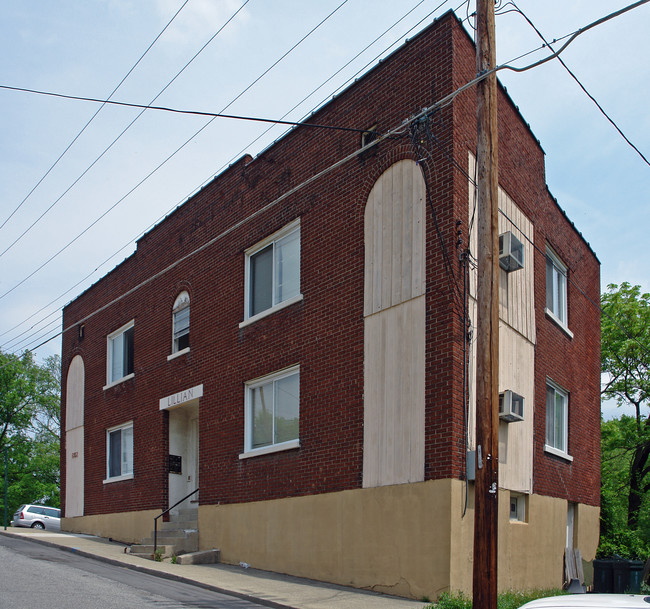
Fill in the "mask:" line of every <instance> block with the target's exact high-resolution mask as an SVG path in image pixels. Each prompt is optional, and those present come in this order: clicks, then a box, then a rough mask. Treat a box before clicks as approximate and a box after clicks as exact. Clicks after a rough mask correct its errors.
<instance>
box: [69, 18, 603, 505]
mask: <svg viewBox="0 0 650 609" xmlns="http://www.w3.org/2000/svg"><path fill="white" fill-rule="evenodd" d="M473 53H474V51H473V47H472V44H471V41H470V40H469V38H468V36H467V34H466V33H465V32H464V31H463V30H462V27H461V26H460V24H459V22H458V21H457V20H456V18H455V17H454V16H453V15H452V14H450V13H448V14H447V15H445V16H443V17H442V18H441V19H439V20H438V21H437V22H435V23H434V24H433V25H432V26H431V27H430V28H428V29H427V30H425V31H424V32H423V33H421V34H420V35H418V36H416V37H415V38H414V39H412V40H411V41H410V42H408V43H407V44H406V45H405V46H404V47H403V48H402V49H400V50H399V51H398V52H396V53H394V54H393V55H392V56H390V57H389V58H387V59H386V60H384V61H383V62H382V63H381V64H380V65H379V66H378V67H377V68H375V69H374V70H372V71H371V72H369V73H368V74H367V75H366V76H364V77H363V78H362V79H360V80H359V81H358V82H357V83H355V85H353V86H352V87H350V88H349V89H348V90H346V91H344V92H343V93H341V94H340V95H339V96H338V97H337V98H336V99H335V100H333V101H332V102H330V103H329V104H328V105H326V106H325V107H324V108H322V109H321V110H320V111H319V112H317V113H316V114H315V115H314V116H313V117H312V118H311V119H310V120H311V121H312V122H313V123H320V124H332V125H341V126H348V127H354V128H359V127H361V128H366V127H370V126H372V125H374V124H377V125H378V129H379V131H380V132H382V131H385V130H387V129H389V128H392V127H394V126H396V125H398V124H400V123H401V122H402V120H403V119H404V118H405V117H407V116H408V115H410V114H412V113H415V112H417V111H418V110H419V109H421V108H422V107H424V106H427V105H430V104H431V103H432V102H433V101H435V100H437V99H439V98H441V97H442V96H444V95H445V94H447V93H449V92H451V91H452V90H453V88H455V87H456V86H458V85H459V84H462V81H463V79H467V78H471V75H472V73H473V72H474V67H473ZM499 109H500V121H499V128H500V137H501V145H502V157H501V165H500V169H501V174H500V175H501V180H502V186H503V187H504V188H505V189H506V190H507V191H508V193H509V194H510V195H511V196H512V197H513V198H514V199H515V201H516V202H517V204H518V205H520V206H521V207H522V208H523V209H524V211H525V212H526V213H527V214H528V215H529V216H530V217H531V218H532V219H533V221H534V222H535V225H536V236H535V238H536V242H537V243H538V244H543V243H544V240H545V239H549V240H551V241H552V243H553V245H554V247H555V248H556V250H557V251H558V252H559V253H560V254H561V255H563V256H565V258H564V259H565V262H567V264H568V265H569V267H570V268H571V273H572V274H571V277H572V278H574V277H575V280H576V282H577V283H578V284H579V285H581V286H583V287H585V288H589V290H590V292H589V293H590V294H591V293H592V292H593V294H592V296H593V297H594V299H595V300H596V301H597V300H598V264H597V261H596V260H595V257H594V256H593V254H592V253H591V252H590V250H589V249H588V247H587V246H586V245H585V244H584V242H583V241H582V240H581V239H580V238H579V236H578V235H577V234H576V232H575V229H574V228H573V227H572V225H571V224H570V223H569V222H568V221H567V220H566V218H565V217H564V216H563V215H562V213H561V212H560V210H559V208H558V207H557V205H556V204H555V202H554V201H553V200H552V198H551V197H550V195H549V194H548V192H547V190H546V186H545V183H544V165H543V152H542V151H541V149H540V147H539V144H538V143H537V142H536V140H535V139H534V137H533V136H532V134H531V133H530V130H529V128H528V127H527V126H526V125H525V123H524V122H523V121H522V119H521V117H520V116H519V114H518V112H517V110H516V108H514V106H513V105H512V103H511V101H510V100H509V99H508V97H507V95H506V94H505V93H504V92H503V91H501V92H500V98H499ZM433 124H434V129H435V134H436V138H437V139H438V141H439V143H440V148H437V149H434V150H431V161H430V163H428V164H427V165H426V167H424V168H425V176H426V178H427V182H428V187H429V195H430V204H431V206H432V209H434V210H435V213H436V217H437V223H438V227H439V228H440V235H439V234H438V232H437V230H436V226H435V223H434V220H433V216H432V214H431V213H429V212H428V215H427V227H426V228H427V254H428V255H427V296H426V298H427V301H426V306H427V322H426V330H427V336H426V346H427V351H426V375H427V376H426V409H427V410H426V413H427V414H426V425H425V478H426V479H432V478H444V477H450V476H452V477H460V476H461V475H462V473H463V462H464V428H463V407H462V388H463V374H462V371H463V351H462V348H463V341H462V336H463V327H462V321H461V318H460V316H459V314H458V313H459V307H458V304H457V303H455V301H454V297H453V295H452V290H451V287H450V280H449V275H448V272H447V271H446V269H445V265H444V262H443V256H442V249H441V248H442V246H441V243H444V245H445V247H446V248H447V250H448V251H449V252H450V259H451V261H452V267H453V269H454V272H455V273H456V277H457V278H459V277H461V275H460V268H459V266H458V262H457V261H458V252H457V250H456V248H455V241H456V221H457V220H461V221H462V229H461V230H463V231H464V239H465V243H466V242H467V241H466V240H467V234H466V232H467V225H468V214H467V178H466V177H465V176H463V175H462V174H461V173H460V172H458V171H457V170H456V169H455V168H454V167H453V165H452V164H451V163H450V161H449V159H448V156H447V151H449V153H450V154H453V156H454V158H456V159H457V160H458V161H459V163H460V164H461V165H462V166H463V167H466V165H467V151H468V150H474V148H475V134H474V133H473V131H475V124H476V120H475V104H474V95H473V94H472V92H467V93H464V94H462V95H461V96H459V97H458V98H457V100H456V102H455V103H454V105H453V106H450V107H448V108H446V109H444V110H441V111H440V112H439V113H437V114H436V115H435V117H434V122H433ZM359 145H360V135H359V134H355V133H345V132H338V131H330V130H328V131H324V130H318V129H309V128H299V129H295V130H293V131H291V132H290V133H289V134H287V135H286V136H285V137H284V138H283V139H282V140H281V141H279V142H278V143H276V144H275V145H274V146H273V147H271V148H269V149H267V150H266V151H265V152H264V153H263V154H262V155H260V156H259V157H258V158H256V159H255V160H253V159H251V157H249V156H245V157H242V158H241V159H240V160H239V161H238V162H237V163H235V164H234V165H233V166H231V167H230V168H229V169H228V170H227V171H226V172H224V173H223V174H221V175H219V176H218V177H216V178H215V179H214V180H213V181H212V182H211V183H210V184H208V185H207V186H206V187H205V188H203V189H202V190H201V191H200V192H199V193H197V194H196V195H195V196H194V197H192V199H190V200H189V201H188V202H187V203H185V204H184V205H183V206H181V207H179V208H178V209H177V210H176V211H174V212H173V213H172V214H170V216H169V217H168V218H167V219H166V220H164V221H163V222H161V223H160V224H159V225H158V226H156V227H155V228H154V229H152V230H151V231H150V232H149V233H147V234H146V235H144V236H143V237H142V238H141V239H140V240H139V242H138V247H137V251H136V252H135V253H134V254H133V255H132V256H131V257H129V258H127V259H126V260H125V261H124V262H123V263H122V264H120V265H119V266H118V267H116V268H115V269H114V270H113V271H112V272H110V273H109V274H108V275H107V276H106V277H104V278H103V279H102V280H100V281H99V282H97V283H96V284H95V285H93V286H92V287H91V288H89V289H88V290H87V291H86V292H84V293H83V294H81V295H80V296H79V297H78V298H77V299H76V300H74V301H73V302H72V303H70V304H69V305H68V306H67V307H66V308H65V309H64V318H63V326H64V328H68V327H72V329H70V330H67V331H65V332H64V334H63V339H62V340H63V349H62V352H63V370H64V374H65V371H66V370H67V367H68V365H69V363H70V361H71V359H72V358H73V357H74V356H75V355H77V354H79V355H81V356H82V357H83V359H84V363H85V366H86V394H85V396H86V397H85V433H86V437H85V480H86V485H85V513H86V514H101V513H108V512H116V511H124V510H140V509H152V508H159V507H161V506H164V505H166V501H167V496H166V493H167V490H166V486H167V484H166V478H167V474H166V470H165V464H166V455H167V454H168V445H169V439H168V426H167V413H165V412H161V411H160V410H159V408H158V401H159V399H160V398H161V397H164V396H167V395H171V394H173V393H175V392H177V391H180V390H182V389H186V388H189V387H193V386H195V385H199V384H203V387H204V395H203V397H202V398H201V402H200V412H199V426H200V439H199V445H200V473H199V479H200V482H201V502H202V503H206V504H210V503H216V502H222V503H228V502H244V501H254V500H261V499H271V498H279V497H284V496H298V495H306V494H313V493H324V492H331V491H340V490H345V489H351V488H359V487H360V486H361V475H362V456H363V345H364V341H363V274H364V243H363V224H364V218H363V215H364V207H365V202H366V199H367V196H368V194H369V192H370V190H371V189H372V186H373V184H374V182H375V180H376V179H377V178H378V177H379V176H380V175H381V174H382V172H383V171H385V170H386V169H387V168H388V167H389V166H390V165H391V164H392V163H394V162H396V161H398V160H400V159H404V158H415V157H414V153H413V149H412V146H411V144H410V142H409V139H408V138H396V139H391V140H387V141H385V142H382V143H381V144H380V145H379V146H377V147H376V148H375V149H374V150H372V151H370V152H367V153H365V154H364V155H362V156H360V157H358V158H356V159H354V160H352V161H350V162H348V163H346V164H345V165H343V166H342V167H339V168H338V169H336V170H334V171H332V172H331V173H329V174H328V175H327V176H326V177H324V178H322V179H320V180H318V181H316V182H315V183H313V184H311V185H309V186H307V187H305V188H302V189H301V190H299V191H298V192H296V193H295V194H291V195H290V196H288V197H287V198H285V199H284V200H283V201H282V202H281V203H280V204H278V205H275V206H273V207H271V208H270V209H268V210H266V211H262V212H261V213H259V215H257V216H256V217H255V218H254V219H253V220H251V221H248V222H246V223H243V224H241V225H239V226H237V228H234V230H233V229H232V227H233V226H235V225H237V223H239V222H240V221H242V220H243V219H244V218H247V217H248V216H250V215H251V214H254V213H255V212H258V211H259V210H261V209H262V208H264V206H265V205H267V204H268V203H270V202H272V201H274V200H275V199H276V198H277V197H278V196H280V195H282V194H284V193H286V192H288V191H289V190H291V189H292V188H293V187H295V186H297V185H298V184H300V183H302V182H303V181H304V180H306V179H307V178H309V177H311V176H312V175H314V174H315V173H317V172H319V171H321V170H323V169H325V168H327V167H328V166H330V165H331V164H332V163H334V162H336V161H338V160H339V159H341V158H342V157H344V156H345V155H348V154H350V153H352V152H353V151H354V150H356V149H358V147H359ZM415 160H418V159H415ZM430 209H431V208H428V210H430ZM297 217H300V219H301V258H302V259H301V291H302V294H303V300H302V301H300V302H298V303H295V304H293V305H291V306H289V307H287V308H285V309H283V310H281V311H278V312H276V313H274V314H272V315H269V316H268V317H265V318H263V319H260V320H258V321H257V322H255V323H253V324H250V325H247V326H244V327H243V328H241V329H240V328H239V323H240V322H241V321H242V320H243V316H244V315H243V313H244V303H243V300H244V251H245V250H246V249H247V248H248V247H251V246H252V245H254V244H255V243H257V242H258V241H260V240H261V239H263V238H265V237H267V236H268V235H269V234H271V233H273V232H274V231H276V230H278V229H280V228H282V227H283V226H284V225H286V224H287V223H289V222H290V221H292V220H294V219H295V218H297ZM226 231H227V232H226ZM222 234H223V236H222V237H221V238H219V239H218V240H216V241H215V242H214V243H212V244H211V245H208V246H207V247H204V249H202V250H201V251H200V252H198V253H196V254H194V255H192V256H191V257H189V258H186V259H184V260H183V261H181V262H178V263H177V261H179V260H180V259H181V258H182V257H183V256H186V255H187V254H188V253H189V252H191V251H194V250H195V249H197V248H199V247H201V246H205V244H206V243H208V242H209V241H210V240H212V239H215V238H216V237H218V236H219V235H222ZM173 263H176V265H175V266H174V267H173V269H171V270H169V271H167V272H165V273H162V274H159V273H160V272H161V271H162V270H163V269H165V268H166V267H168V266H169V265H171V264H173ZM543 264H544V263H543V259H542V257H541V256H538V257H536V260H535V265H536V273H537V274H538V279H539V282H541V283H540V285H538V286H537V302H536V311H537V317H538V320H537V324H538V351H537V358H538V365H537V369H538V370H537V375H538V380H537V387H538V392H537V394H538V396H543V395H545V392H544V391H543V389H540V387H543V385H544V382H545V376H546V375H549V376H553V377H554V378H555V375H556V376H557V378H556V380H557V382H559V383H562V384H563V385H564V386H565V387H567V388H568V389H569V390H570V391H571V405H570V408H571V422H570V427H571V430H570V440H569V442H570V444H569V446H570V452H572V453H573V454H575V456H576V459H575V460H574V462H573V464H571V465H568V466H567V465H566V464H564V463H558V462H557V460H556V459H552V458H549V457H548V456H547V455H545V454H543V446H542V444H541V443H543V434H544V420H543V415H544V404H543V398H540V399H538V400H537V402H538V403H537V404H536V412H537V419H536V429H537V432H536V438H535V460H536V466H535V476H536V481H535V485H536V491H538V492H541V493H546V494H551V495H555V496H567V497H569V498H570V499H571V500H575V501H585V502H587V503H594V502H597V500H598V497H597V495H598V457H597V455H596V454H595V453H596V452H597V451H596V450H595V448H596V445H597V444H598V440H597V438H598V433H597V430H596V427H595V425H596V424H597V423H598V420H597V415H598V413H599V405H598V396H597V391H598V381H599V377H598V376H597V370H598V357H599V352H598V348H599V347H598V337H599V326H598V316H597V314H595V313H594V312H593V311H591V309H590V308H589V307H590V305H585V304H584V299H582V297H581V296H580V295H579V294H578V293H577V292H576V291H575V290H573V289H571V290H570V295H569V299H570V303H569V306H570V321H569V323H570V326H571V328H572V330H573V332H574V334H575V338H574V340H573V341H569V342H568V343H567V341H566V339H565V338H564V337H563V336H562V335H560V334H559V332H558V331H557V328H555V327H554V326H552V325H551V324H550V322H548V320H545V318H544V313H543V299H544V286H543V285H542V284H543V281H544V280H543V276H544V275H543V273H544V268H543ZM152 277H155V278H154V279H152V280H151V281H149V282H148V283H146V284H145V285H143V286H142V287H140V288H139V289H138V290H137V291H134V292H133V293H131V294H129V295H128V296H126V297H124V298H122V299H121V300H119V302H117V303H115V304H112V305H110V306H108V307H107V308H106V309H104V310H103V311H102V312H101V313H99V314H97V315H93V316H92V317H90V318H88V319H87V320H85V321H84V323H85V337H84V339H83V340H82V341H79V339H78V333H77V330H76V325H75V324H77V323H79V321H80V320H83V319H84V318H85V317H86V316H87V315H89V314H90V313H91V312H93V311H95V310H96V309H98V308H99V307H101V306H103V305H105V304H106V303H108V302H111V301H112V300H114V299H116V298H118V297H119V296H121V295H123V294H125V293H127V292H128V291H129V290H131V289H133V288H134V287H135V286H137V285H139V284H141V283H142V282H144V281H145V280H147V279H149V278H152ZM183 290H187V291H188V293H189V294H190V301H191V309H190V311H191V312H190V352H189V353H188V354H186V355H182V356H180V357H177V358H175V359H173V360H171V361H167V355H169V354H170V352H171V344H172V328H171V324H172V307H173V303H174V300H175V298H176V296H177V295H178V294H179V293H180V292H181V291H183ZM131 319H135V330H134V351H135V377H134V378H133V379H131V380H128V381H125V382H123V383H121V384H119V385H117V386H115V387H111V388H109V389H107V390H103V389H102V388H103V386H104V385H105V384H106V336H107V334H109V333H110V332H112V331H114V330H115V329H117V328H118V327H120V326H121V325H123V324H124V323H126V322H128V321H129V320H131ZM558 353H559V354H561V355H560V356H559V357H558ZM297 363H299V364H300V393H301V401H300V443H301V447H300V448H299V449H295V450H290V451H286V452H281V453H274V454H269V455H264V456H259V457H255V458H250V459H244V460H240V459H239V458H238V456H239V454H240V453H241V452H242V451H243V446H244V407H243V405H244V383H245V382H246V381H247V380H250V379H252V378H256V377H258V376H261V375H264V374H268V373H271V372H274V371H276V370H279V369H282V368H284V367H287V366H290V365H293V364H297ZM64 387H65V383H64ZM63 400H64V403H65V395H64V396H63ZM594 413H596V414H594ZM64 416H65V413H64ZM129 420H133V422H134V446H135V451H134V452H135V455H134V478H133V479H132V480H125V481H120V482H113V483H106V484H105V483H103V480H104V478H105V477H106V429H107V428H109V427H111V426H114V425H118V424H121V423H124V422H126V421H129ZM540 434H541V435H540ZM62 451H63V452H62V454H63V455H64V454H65V439H64V440H63V442H62ZM578 457H579V458H578ZM64 464H65V459H62V466H63V470H64V471H63V472H62V484H63V486H65V465H64ZM64 496H65V490H64V488H63V489H62V497H64Z"/></svg>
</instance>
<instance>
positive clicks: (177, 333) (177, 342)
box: [172, 292, 190, 353]
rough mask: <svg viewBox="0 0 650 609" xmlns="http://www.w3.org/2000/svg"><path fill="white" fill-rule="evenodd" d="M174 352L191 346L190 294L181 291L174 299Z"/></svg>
mask: <svg viewBox="0 0 650 609" xmlns="http://www.w3.org/2000/svg"><path fill="white" fill-rule="evenodd" d="M173 332H174V343H173V346H172V351H173V353H177V352H178V351H182V350H183V349H189V346H190V295H189V294H188V293H187V292H181V293H180V294H179V295H178V297H177V298H176V300H175V301H174V310H173Z"/></svg>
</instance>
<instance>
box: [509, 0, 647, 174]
mask: <svg viewBox="0 0 650 609" xmlns="http://www.w3.org/2000/svg"><path fill="white" fill-rule="evenodd" d="M508 4H512V6H514V7H515V9H517V10H516V12H518V13H519V14H521V16H522V17H523V18H524V19H525V20H526V21H527V22H528V24H529V25H530V27H532V28H533V30H535V32H536V33H537V35H538V36H539V37H540V38H541V39H542V40H543V41H544V44H546V46H548V48H549V49H551V51H553V50H554V49H553V47H552V43H550V42H548V40H546V38H544V36H543V35H542V33H541V32H540V31H539V30H538V29H537V27H535V24H534V23H533V22H532V21H531V20H530V19H529V18H528V16H527V15H526V14H525V13H524V12H523V11H522V10H521V9H520V8H519V7H518V6H517V5H516V4H515V3H514V2H513V1H511V2H509V3H508ZM557 60H558V61H559V62H560V63H561V64H562V66H563V67H564V69H565V70H566V71H567V72H568V73H569V75H570V76H571V78H573V80H575V81H576V83H578V86H579V87H580V88H581V89H582V91H583V92H584V93H585V95H586V96H587V97H588V98H589V99H590V100H591V101H592V102H593V103H594V104H595V105H596V107H597V108H598V110H600V113H601V114H602V115H603V116H604V117H605V118H606V119H607V120H608V121H609V122H610V123H611V124H612V126H613V127H614V129H616V131H618V133H619V135H620V136H621V137H622V138H623V139H624V140H625V142H626V143H627V144H628V145H629V146H630V147H631V148H632V149H633V150H635V151H636V153H637V154H638V155H639V156H640V157H641V158H642V159H643V160H644V161H645V163H646V165H649V166H650V161H648V159H647V158H646V156H645V155H644V154H643V153H642V152H641V151H640V150H639V149H638V148H637V147H636V146H635V145H634V144H633V143H632V142H631V141H630V139H629V138H628V137H627V136H626V135H625V133H623V131H622V130H621V128H620V127H619V126H618V125H617V124H616V123H615V122H614V119H613V118H612V117H611V116H609V114H607V112H605V110H604V109H603V107H602V106H601V105H600V104H599V103H598V101H597V100H596V98H595V97H594V96H593V95H592V94H591V93H590V92H589V91H587V89H586V88H585V86H584V85H583V84H582V83H581V82H580V80H579V79H578V77H577V76H576V75H575V74H574V73H573V72H572V71H571V70H570V69H569V66H567V65H566V63H564V60H563V59H562V58H561V57H560V56H559V55H558V56H557Z"/></svg>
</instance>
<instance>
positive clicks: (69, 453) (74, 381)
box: [65, 355, 85, 516]
mask: <svg viewBox="0 0 650 609" xmlns="http://www.w3.org/2000/svg"><path fill="white" fill-rule="evenodd" d="M84 387H85V368H84V361H83V358H82V357H81V356H80V355H76V356H75V357H74V358H72V361H71V362H70V366H69V367H68V377H67V380H66V405H65V409H66V410H65V415H66V416H65V429H66V431H65V440H66V450H65V460H66V475H65V515H66V516H83V513H84Z"/></svg>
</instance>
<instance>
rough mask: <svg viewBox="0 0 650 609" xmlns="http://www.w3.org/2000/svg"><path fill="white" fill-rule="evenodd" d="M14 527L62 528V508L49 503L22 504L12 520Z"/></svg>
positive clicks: (57, 529)
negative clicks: (50, 505)
mask: <svg viewBox="0 0 650 609" xmlns="http://www.w3.org/2000/svg"><path fill="white" fill-rule="evenodd" d="M11 526H13V527H29V528H32V529H50V530H56V531H59V530H61V510H60V509H59V508H54V507H49V506H47V505H31V504H25V505H21V506H20V507H19V508H18V509H17V510H16V513H15V514H14V519H13V520H12V521H11Z"/></svg>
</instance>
